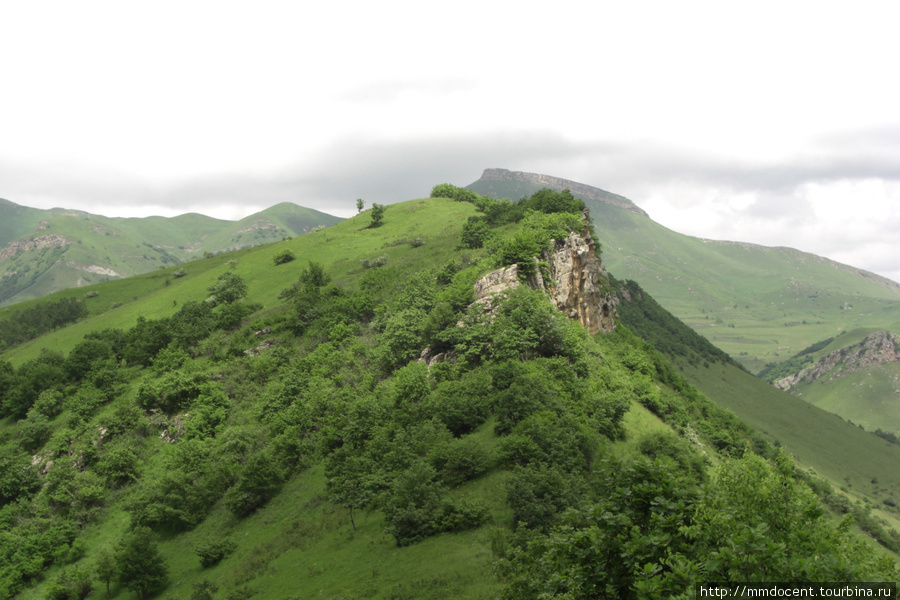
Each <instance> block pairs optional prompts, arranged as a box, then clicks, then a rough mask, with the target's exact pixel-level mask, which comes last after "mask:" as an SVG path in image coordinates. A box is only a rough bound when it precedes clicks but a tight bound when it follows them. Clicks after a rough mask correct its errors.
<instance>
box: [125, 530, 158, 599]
mask: <svg viewBox="0 0 900 600" xmlns="http://www.w3.org/2000/svg"><path fill="white" fill-rule="evenodd" d="M116 569H117V571H118V573H119V581H121V582H122V583H123V584H124V585H125V587H126V588H128V589H129V590H132V591H133V592H135V593H137V595H138V599H139V600H144V599H145V598H147V597H149V594H150V592H151V591H153V590H155V589H158V588H160V587H162V586H164V585H165V584H166V583H167V582H168V580H169V569H168V567H167V566H166V563H165V561H164V560H163V557H162V555H161V554H160V552H159V548H158V547H157V544H156V536H155V535H154V534H153V532H152V531H151V530H150V528H149V527H137V528H135V529H134V530H133V531H129V532H128V533H126V534H125V535H124V536H122V539H121V540H120V541H119V544H118V546H117V547H116Z"/></svg>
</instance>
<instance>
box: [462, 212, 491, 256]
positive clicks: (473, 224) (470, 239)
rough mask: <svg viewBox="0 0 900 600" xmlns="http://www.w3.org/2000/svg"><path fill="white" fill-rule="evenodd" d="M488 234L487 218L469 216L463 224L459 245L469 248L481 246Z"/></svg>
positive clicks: (489, 232) (489, 234)
mask: <svg viewBox="0 0 900 600" xmlns="http://www.w3.org/2000/svg"><path fill="white" fill-rule="evenodd" d="M490 236H491V227H490V225H488V222H487V218H485V217H480V216H473V217H469V218H468V220H467V221H466V223H465V225H463V230H462V235H461V236H460V240H459V246H460V248H469V249H477V248H481V247H482V246H484V243H485V242H486V241H487V240H488V238H489V237H490Z"/></svg>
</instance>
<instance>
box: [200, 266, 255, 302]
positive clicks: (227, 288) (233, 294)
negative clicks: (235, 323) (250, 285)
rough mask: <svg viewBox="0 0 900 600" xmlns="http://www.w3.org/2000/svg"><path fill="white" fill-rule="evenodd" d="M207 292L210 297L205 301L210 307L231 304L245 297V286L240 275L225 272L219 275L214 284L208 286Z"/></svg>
mask: <svg viewBox="0 0 900 600" xmlns="http://www.w3.org/2000/svg"><path fill="white" fill-rule="evenodd" d="M207 291H208V292H209V293H210V296H209V298H207V300H206V301H207V302H208V303H210V304H211V305H212V306H218V305H219V304H232V303H234V302H237V301H238V300H243V299H244V298H245V297H246V296H247V284H246V283H245V282H244V279H243V277H241V276H240V275H238V274H236V273H233V272H231V271H227V272H225V273H222V274H221V275H219V278H218V280H217V281H216V283H214V284H213V285H211V286H209V287H208V288H207Z"/></svg>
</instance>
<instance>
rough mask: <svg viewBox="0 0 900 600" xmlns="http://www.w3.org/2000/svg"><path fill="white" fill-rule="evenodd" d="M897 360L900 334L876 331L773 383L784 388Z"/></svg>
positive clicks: (899, 359) (898, 357) (899, 353)
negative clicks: (857, 342)
mask: <svg viewBox="0 0 900 600" xmlns="http://www.w3.org/2000/svg"><path fill="white" fill-rule="evenodd" d="M890 362H900V336H898V335H897V334H896V333H891V332H889V331H876V332H875V333H871V334H869V335H867V336H866V337H865V339H863V341H861V342H860V343H859V344H856V345H853V346H848V347H846V348H841V349H840V350H835V351H834V352H832V353H831V354H829V355H828V356H824V357H822V358H820V359H819V361H818V362H816V364H814V365H812V366H809V367H806V368H805V369H803V370H802V371H800V372H799V373H796V374H794V375H790V376H788V377H785V378H783V379H779V380H778V381H776V382H775V383H774V385H775V387H777V388H779V389H782V390H784V391H790V390H791V388H793V387H794V386H796V385H798V384H800V383H812V382H814V381H816V380H817V379H819V378H821V377H824V376H825V375H829V377H828V378H829V380H831V379H836V378H838V377H844V376H846V375H850V374H851V373H855V372H856V371H859V370H860V369H865V368H867V367H870V366H872V365H876V364H880V363H890Z"/></svg>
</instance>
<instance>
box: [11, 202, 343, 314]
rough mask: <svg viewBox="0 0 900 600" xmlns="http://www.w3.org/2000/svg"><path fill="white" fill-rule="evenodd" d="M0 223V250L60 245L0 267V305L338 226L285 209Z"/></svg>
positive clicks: (65, 214) (62, 216)
mask: <svg viewBox="0 0 900 600" xmlns="http://www.w3.org/2000/svg"><path fill="white" fill-rule="evenodd" d="M0 221H2V222H3V225H2V226H0V246H3V245H6V244H7V243H8V242H12V241H15V240H19V239H31V238H36V237H42V236H55V237H56V238H57V239H59V238H63V239H64V240H65V244H64V245H62V246H59V247H56V248H43V249H35V250H30V251H24V252H20V253H19V254H16V255H14V256H11V257H8V258H6V259H3V260H2V261H0V267H2V272H3V273H5V274H6V275H5V276H4V278H3V280H2V281H0V302H2V303H3V304H13V303H16V302H21V301H24V300H28V299H33V298H39V297H42V296H45V295H47V294H50V293H53V292H54V291H57V290H60V289H64V288H70V287H84V286H87V285H90V284H95V283H101V282H104V281H108V280H111V279H116V278H118V277H130V276H133V275H136V274H138V273H147V272H150V271H153V270H154V269H157V268H159V267H160V266H166V265H173V264H176V263H183V262H185V261H190V260H192V259H196V258H198V257H200V256H203V254H204V252H221V251H225V250H236V249H239V248H243V247H247V246H253V245H259V244H262V243H267V242H273V241H276V240H280V239H283V238H285V237H290V236H294V235H300V234H303V233H306V232H309V231H311V230H312V229H313V228H314V227H315V226H316V225H320V224H321V225H333V224H334V223H337V222H338V221H340V219H339V218H338V217H334V216H332V215H327V214H325V213H321V212H318V211H315V210H311V209H307V208H302V207H299V206H296V205H293V204H279V205H276V206H273V207H271V208H269V209H266V210H265V211H262V212H261V213H257V214H254V215H251V216H249V217H246V218H244V219H242V220H240V221H224V220H220V219H213V218H211V217H207V216H204V215H198V214H187V215H181V216H178V217H175V218H171V219H166V218H163V217H146V218H139V219H138V218H128V219H126V218H108V217H103V216H100V215H90V214H87V213H79V212H75V211H65V210H60V209H54V210H37V209H30V208H27V207H19V206H16V205H14V204H12V203H5V202H4V203H0ZM97 267H102V269H104V271H100V270H99V269H97ZM98 271H100V272H98Z"/></svg>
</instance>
